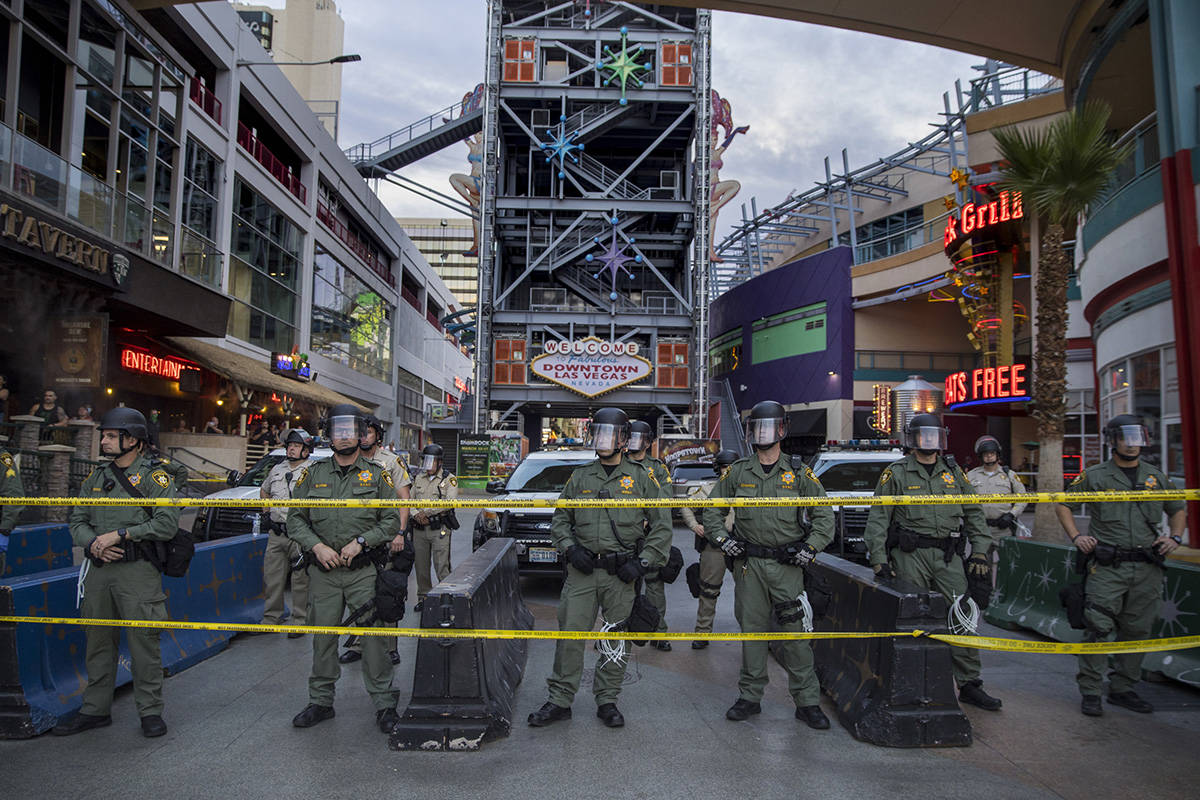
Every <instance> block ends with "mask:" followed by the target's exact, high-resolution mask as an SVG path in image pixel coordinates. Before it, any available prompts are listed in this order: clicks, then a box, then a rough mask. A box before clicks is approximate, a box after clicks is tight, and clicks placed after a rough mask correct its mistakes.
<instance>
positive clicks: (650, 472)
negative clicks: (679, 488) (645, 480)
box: [621, 469, 662, 487]
mask: <svg viewBox="0 0 1200 800" xmlns="http://www.w3.org/2000/svg"><path fill="white" fill-rule="evenodd" d="M646 474H647V475H649V476H650V480H651V481H652V482H653V483H654V485H655V486H659V487H661V486H662V484H661V483H659V482H658V476H657V475H655V474H654V470H652V469H648V470H646ZM621 480H624V478H622V479H621Z"/></svg>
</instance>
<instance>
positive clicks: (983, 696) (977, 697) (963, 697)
mask: <svg viewBox="0 0 1200 800" xmlns="http://www.w3.org/2000/svg"><path fill="white" fill-rule="evenodd" d="M958 699H959V702H962V703H970V704H971V705H973V706H978V707H979V708H982V709H983V710H985V711H999V710H1000V706H1001V705H1002V703H1001V702H1000V700H999V698H996V697H992V696H991V695H990V694H988V693H987V692H985V691H984V690H983V681H981V680H978V679H977V680H973V681H967V682H966V683H964V684H963V685H962V686H960V687H959V688H958Z"/></svg>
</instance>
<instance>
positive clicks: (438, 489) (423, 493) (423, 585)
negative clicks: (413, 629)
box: [412, 442, 458, 611]
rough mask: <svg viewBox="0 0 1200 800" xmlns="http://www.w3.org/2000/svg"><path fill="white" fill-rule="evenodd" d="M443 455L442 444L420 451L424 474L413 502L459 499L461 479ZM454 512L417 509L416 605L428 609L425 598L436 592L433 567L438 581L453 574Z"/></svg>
mask: <svg viewBox="0 0 1200 800" xmlns="http://www.w3.org/2000/svg"><path fill="white" fill-rule="evenodd" d="M443 453H444V451H443V450H442V446H441V445H440V444H433V443H432V442H431V443H430V444H427V445H425V447H424V448H422V450H421V471H420V472H419V473H417V475H416V476H415V477H414V478H413V484H412V496H413V499H414V500H453V499H455V498H457V497H458V478H456V477H454V475H453V474H452V473H451V472H449V471H448V470H445V469H443V468H442V455H443ZM452 516H453V509H448V508H418V509H415V510H414V511H413V514H412V523H413V525H412V532H413V551H414V553H415V555H416V568H417V605H416V608H415V609H414V610H415V611H420V610H421V609H422V608H424V606H425V595H427V594H429V590H430V589H431V588H433V582H432V581H430V579H429V569H430V567H431V566H432V567H433V571H434V574H436V575H437V579H438V580H439V581H442V580H445V578H446V576H447V575H449V574H450V537H451V535H452V529H451V528H450V524H449V523H450V517H452Z"/></svg>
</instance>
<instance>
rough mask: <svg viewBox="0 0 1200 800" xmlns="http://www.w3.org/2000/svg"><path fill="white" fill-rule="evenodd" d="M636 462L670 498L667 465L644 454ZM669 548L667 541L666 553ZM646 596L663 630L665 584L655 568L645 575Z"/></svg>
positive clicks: (665, 597) (665, 615)
mask: <svg viewBox="0 0 1200 800" xmlns="http://www.w3.org/2000/svg"><path fill="white" fill-rule="evenodd" d="M638 463H639V464H641V465H642V466H643V467H645V468H646V470H647V471H648V472H650V473H651V474H653V475H654V477H655V479H656V480H657V481H658V486H659V495H658V496H659V497H661V498H662V499H664V500H669V499H671V497H673V496H674V492H673V491H672V489H671V471H670V470H669V469H667V465H666V464H664V463H663V462H661V461H659V460H658V459H657V458H653V457H652V456H646V457H644V458H643V459H642V460H641V461H639V462H638ZM670 513H671V512H670V511H669V510H668V511H667V514H668V520H669V519H670V516H669V515H670ZM670 549H671V548H670V545H669V543H668V546H667V551H668V553H669V552H670ZM646 598H647V599H648V600H649V601H650V602H651V603H654V607H655V608H657V609H658V613H659V617H658V629H659V630H660V631H665V630H666V629H667V585H666V584H665V583H663V582H662V580H661V579H660V578H659V577H658V571H657V570H655V571H653V572H650V573H648V574H647V575H646Z"/></svg>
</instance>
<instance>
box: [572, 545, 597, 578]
mask: <svg viewBox="0 0 1200 800" xmlns="http://www.w3.org/2000/svg"><path fill="white" fill-rule="evenodd" d="M567 561H568V562H570V564H571V566H572V567H574V568H575V569H577V570H579V571H580V572H582V573H583V574H584V575H591V574H592V570H593V569H595V567H596V554H595V553H593V552H592V551H591V550H588V549H587V548H586V547H584V546H583V545H581V544H573V545H571V546H570V547H568V548H567Z"/></svg>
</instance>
